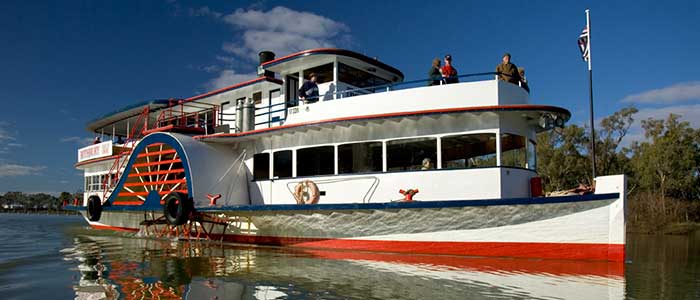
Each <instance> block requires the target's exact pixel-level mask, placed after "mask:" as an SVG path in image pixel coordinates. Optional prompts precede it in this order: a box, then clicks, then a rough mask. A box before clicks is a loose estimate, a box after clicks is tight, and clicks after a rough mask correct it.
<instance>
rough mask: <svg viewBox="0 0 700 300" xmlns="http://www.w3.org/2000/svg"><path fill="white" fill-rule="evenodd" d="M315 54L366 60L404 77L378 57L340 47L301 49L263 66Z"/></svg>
mask: <svg viewBox="0 0 700 300" xmlns="http://www.w3.org/2000/svg"><path fill="white" fill-rule="evenodd" d="M313 54H330V55H342V56H347V57H352V58H356V59H359V60H361V61H364V62H366V63H368V64H372V65H375V66H378V67H380V68H382V69H386V70H387V71H389V72H392V73H395V74H397V75H399V76H400V77H401V79H403V78H404V75H403V73H402V72H401V71H400V70H399V69H397V68H394V67H392V66H390V65H388V64H386V63H383V62H381V61H379V60H377V59H374V58H371V57H368V56H366V55H363V54H360V53H357V52H354V51H350V50H345V49H338V48H317V49H309V50H304V51H300V52H297V53H292V54H289V55H285V56H282V57H280V58H276V59H273V60H271V61H268V62H265V63H263V64H261V66H262V67H263V68H265V67H266V66H271V65H275V64H278V63H282V62H284V61H287V60H290V59H293V58H296V57H303V56H309V55H313Z"/></svg>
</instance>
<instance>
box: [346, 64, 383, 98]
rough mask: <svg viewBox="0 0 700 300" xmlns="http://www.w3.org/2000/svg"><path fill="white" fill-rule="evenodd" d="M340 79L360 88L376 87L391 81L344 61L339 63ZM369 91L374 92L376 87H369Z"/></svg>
mask: <svg viewBox="0 0 700 300" xmlns="http://www.w3.org/2000/svg"><path fill="white" fill-rule="evenodd" d="M338 81H340V82H344V83H347V84H349V85H352V86H355V87H358V88H367V87H374V86H378V85H383V84H388V83H389V81H388V80H386V79H384V78H381V77H378V76H376V75H374V74H370V73H368V72H365V71H363V70H360V69H358V68H355V67H351V66H348V65H346V64H343V63H338ZM367 91H371V92H374V89H367Z"/></svg>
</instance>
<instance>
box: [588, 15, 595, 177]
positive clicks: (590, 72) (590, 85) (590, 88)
mask: <svg viewBox="0 0 700 300" xmlns="http://www.w3.org/2000/svg"><path fill="white" fill-rule="evenodd" d="M586 28H588V39H587V40H588V45H587V46H588V95H589V101H588V102H589V105H590V115H591V119H590V122H591V163H592V165H593V179H594V180H595V176H596V174H595V173H596V172H595V141H596V140H595V125H594V122H593V69H592V68H591V60H592V59H591V11H590V9H586Z"/></svg>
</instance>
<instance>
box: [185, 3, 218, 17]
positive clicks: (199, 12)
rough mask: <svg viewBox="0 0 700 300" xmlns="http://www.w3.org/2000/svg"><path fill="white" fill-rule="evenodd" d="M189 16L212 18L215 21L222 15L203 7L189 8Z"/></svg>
mask: <svg viewBox="0 0 700 300" xmlns="http://www.w3.org/2000/svg"><path fill="white" fill-rule="evenodd" d="M189 14H190V16H193V17H214V18H217V19H218V18H221V16H222V15H223V14H222V13H220V12H217V11H213V10H211V9H210V8H209V7H208V6H203V7H200V8H197V9H194V8H190V9H189Z"/></svg>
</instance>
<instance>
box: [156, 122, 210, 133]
mask: <svg viewBox="0 0 700 300" xmlns="http://www.w3.org/2000/svg"><path fill="white" fill-rule="evenodd" d="M205 131H206V130H204V128H201V127H182V126H175V125H172V124H171V125H165V126H161V127H156V128H152V129H147V130H144V131H143V135H147V134H151V133H154V132H180V133H200V134H201V133H204V132H205Z"/></svg>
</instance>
